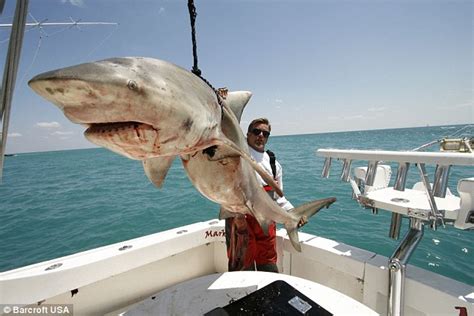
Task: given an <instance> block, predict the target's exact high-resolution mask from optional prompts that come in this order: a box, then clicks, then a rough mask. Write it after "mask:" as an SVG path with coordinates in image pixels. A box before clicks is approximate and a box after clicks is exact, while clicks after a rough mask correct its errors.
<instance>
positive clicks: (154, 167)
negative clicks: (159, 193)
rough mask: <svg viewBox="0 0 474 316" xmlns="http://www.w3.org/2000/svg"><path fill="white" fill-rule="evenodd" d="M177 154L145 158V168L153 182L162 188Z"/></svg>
mask: <svg viewBox="0 0 474 316" xmlns="http://www.w3.org/2000/svg"><path fill="white" fill-rule="evenodd" d="M174 158H175V156H163V157H156V158H150V159H146V160H143V169H144V170H145V174H146V176H147V177H148V179H150V181H151V183H153V184H154V185H156V186H157V187H159V188H161V187H162V185H163V182H164V181H165V177H166V174H167V173H168V170H169V168H170V167H171V164H172V163H173V160H174Z"/></svg>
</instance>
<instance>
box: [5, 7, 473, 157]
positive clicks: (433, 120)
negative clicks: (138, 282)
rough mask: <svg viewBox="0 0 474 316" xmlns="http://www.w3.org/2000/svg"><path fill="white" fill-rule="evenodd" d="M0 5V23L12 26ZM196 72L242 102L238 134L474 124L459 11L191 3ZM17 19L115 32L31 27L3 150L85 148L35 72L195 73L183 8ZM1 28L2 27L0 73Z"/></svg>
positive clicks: (79, 131)
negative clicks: (239, 94) (240, 95)
mask: <svg viewBox="0 0 474 316" xmlns="http://www.w3.org/2000/svg"><path fill="white" fill-rule="evenodd" d="M15 2H16V1H13V0H6V4H5V7H4V10H3V13H2V15H0V23H11V22H12V19H13V14H14V6H15ZM195 5H196V10H197V14H198V15H197V20H196V34H197V46H198V60H199V68H200V69H201V71H202V75H203V77H205V78H206V79H207V80H208V81H209V82H210V83H211V84H212V85H213V86H214V87H216V88H217V87H227V88H228V89H229V90H230V91H234V90H248V91H251V92H252V93H253V96H252V99H251V100H250V102H249V104H248V105H247V107H246V109H245V112H244V114H243V117H242V124H241V126H242V127H243V128H244V129H245V128H246V126H247V125H248V123H249V122H250V121H251V120H252V119H253V118H256V117H262V116H263V117H268V118H269V119H270V122H271V124H272V135H292V134H308V133H325V132H337V131H352V130H369V129H385V128H403V127H415V126H426V125H431V126H434V125H454V124H472V123H474V103H473V46H474V43H473V24H472V23H473V2H472V1H470V0H466V1H463V0H459V1H458V0H452V1H451V0H449V1H448V0H442V1H441V0H440V1H437V0H433V1H430V0H410V1H408V0H399V1H398V0H397V1H390V0H377V1H376V0H360V1H359V0H345V1H342V0H313V1H309V0H308V1H302V0H281V1H267V0H246V1H230V0H220V1H219V0H195ZM29 13H30V15H29V18H28V21H31V22H32V21H33V19H36V20H38V21H47V22H65V21H71V19H73V20H76V21H78V20H80V21H82V22H92V21H101V22H116V23H119V24H118V25H115V26H105V25H96V26H81V27H43V28H41V29H39V28H29V29H28V31H27V32H26V33H25V37H24V43H23V51H22V55H21V62H20V67H19V72H18V77H17V82H16V90H15V94H14V98H13V103H12V112H11V117H10V124H9V132H8V134H9V135H8V136H9V137H8V141H7V150H6V152H7V153H21V152H35V151H50V150H64V149H76V148H90V147H95V145H93V144H92V143H89V142H88V141H87V140H86V139H85V138H84V136H83V131H84V129H85V128H84V127H83V126H80V125H75V124H73V123H71V122H70V121H68V120H67V119H66V118H65V117H64V115H63V113H62V112H61V111H60V110H59V109H58V108H57V107H55V106H54V105H53V104H51V103H49V102H48V101H46V100H44V99H42V98H41V97H40V96H38V95H36V94H35V93H34V92H33V91H32V90H31V89H30V88H29V87H28V85H27V82H28V80H29V79H31V78H32V77H34V76H35V75H37V74H39V73H42V72H45V71H49V70H53V69H58V68H62V67H67V66H72V65H75V64H80V63H84V62H90V61H96V60H101V59H106V58H111V57H125V56H145V57H153V58H158V59H162V60H166V61H169V62H171V63H174V64H176V65H179V66H181V67H183V68H185V69H191V68H192V65H193V57H192V44H191V28H190V22H189V13H188V9H187V1H185V0H163V1H160V0H115V1H113V0H30V4H29ZM9 34H10V29H9V28H0V67H1V70H2V73H3V66H4V61H5V56H6V52H7V49H8V37H9Z"/></svg>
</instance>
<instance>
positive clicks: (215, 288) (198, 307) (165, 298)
mask: <svg viewBox="0 0 474 316" xmlns="http://www.w3.org/2000/svg"><path fill="white" fill-rule="evenodd" d="M277 280H283V281H285V282H287V283H288V284H290V285H291V286H293V287H294V288H296V289H297V290H298V291H299V292H301V293H302V294H304V295H306V296H307V297H308V298H309V299H311V300H312V301H313V302H315V303H317V304H319V305H320V306H321V307H323V308H324V309H326V310H327V311H328V312H330V313H331V314H333V315H367V316H373V315H379V313H377V312H375V311H373V310H371V309H370V308H368V307H367V306H365V305H364V304H362V303H360V302H358V301H356V300H354V299H352V298H350V297H349V296H347V295H344V294H342V293H341V292H338V291H335V290H333V289H331V288H329V287H327V286H324V285H321V284H319V283H316V282H312V281H309V280H305V279H302V278H298V277H294V276H289V275H284V274H277V273H270V272H226V273H217V274H211V275H206V276H203V277H199V278H196V279H192V280H189V281H185V282H182V283H180V284H177V285H175V286H172V287H169V288H167V289H166V290H163V291H161V292H159V293H156V294H154V295H151V296H150V297H149V298H147V299H145V300H144V301H142V302H140V303H138V304H136V305H134V306H132V307H131V308H130V309H129V310H127V311H126V312H124V313H123V314H121V315H124V316H146V315H150V316H151V315H188V314H190V311H192V314H193V315H203V314H205V313H207V312H209V311H211V310H213V309H215V308H216V307H224V306H226V305H227V304H229V303H232V302H233V301H236V300H238V299H240V298H242V297H245V296H246V295H248V294H250V293H252V292H254V291H256V290H258V289H261V288H263V287H264V286H267V285H268V284H270V283H272V282H274V281H277ZM294 311H295V314H298V313H300V312H299V311H298V310H297V309H294Z"/></svg>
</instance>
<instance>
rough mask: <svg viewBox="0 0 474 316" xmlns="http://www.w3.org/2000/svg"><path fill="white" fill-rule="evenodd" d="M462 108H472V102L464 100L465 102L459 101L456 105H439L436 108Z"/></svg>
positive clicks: (473, 106)
mask: <svg viewBox="0 0 474 316" xmlns="http://www.w3.org/2000/svg"><path fill="white" fill-rule="evenodd" d="M463 108H473V109H474V103H473V102H472V101H471V102H466V103H460V104H456V105H448V106H439V107H438V109H440V110H454V109H463Z"/></svg>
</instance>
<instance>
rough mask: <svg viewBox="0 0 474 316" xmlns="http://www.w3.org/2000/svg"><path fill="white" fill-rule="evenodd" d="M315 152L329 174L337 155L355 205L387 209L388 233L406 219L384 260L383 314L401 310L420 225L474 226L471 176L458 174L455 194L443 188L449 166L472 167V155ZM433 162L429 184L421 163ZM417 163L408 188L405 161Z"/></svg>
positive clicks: (393, 234)
mask: <svg viewBox="0 0 474 316" xmlns="http://www.w3.org/2000/svg"><path fill="white" fill-rule="evenodd" d="M317 155H318V156H322V157H323V158H325V163H324V166H323V170H322V176H323V177H325V178H328V177H329V173H330V169H331V164H332V161H333V160H341V161H342V162H343V163H342V170H341V177H340V178H341V181H344V182H349V183H350V185H351V187H352V196H353V198H354V199H356V200H357V201H358V203H359V204H360V205H362V206H363V207H365V208H368V209H371V210H372V212H373V213H374V214H377V213H378V210H379V209H383V210H387V211H389V212H392V218H391V223H390V230H389V237H390V238H393V239H398V238H399V236H400V228H401V225H402V220H403V217H406V218H408V220H409V230H408V232H407V234H406V235H405V237H404V238H403V240H401V242H400V243H399V245H398V247H397V248H396V250H395V252H394V253H393V255H392V256H391V257H390V259H389V261H388V271H389V276H388V278H389V289H388V297H387V309H388V315H390V316H398V315H403V307H404V286H405V272H406V267H407V263H408V261H409V259H410V257H411V255H412V253H413V252H414V251H415V249H416V246H417V245H418V244H419V242H420V240H421V239H422V237H423V227H424V225H425V224H428V225H430V227H431V228H432V229H433V230H436V229H437V227H438V226H439V225H442V226H443V227H444V226H445V223H448V224H454V227H455V228H459V229H473V228H474V178H467V179H461V180H460V181H459V183H458V192H459V194H460V197H458V196H455V195H453V194H452V193H451V192H450V190H449V189H448V180H449V172H450V169H451V166H453V165H457V166H470V167H473V166H474V164H473V161H474V154H473V153H468V152H457V153H453V152H413V151H407V152H400V151H378V150H373V151H371V150H340V149H319V150H318V151H317ZM355 160H361V161H366V162H367V163H368V165H367V167H356V168H354V169H353V177H352V176H351V172H350V169H351V165H352V162H353V161H355ZM387 163H395V164H398V170H397V175H396V177H395V181H394V184H393V186H392V187H390V186H389V184H390V178H391V167H390V165H388V164H387ZM427 164H429V165H434V166H435V167H436V169H435V174H434V178H433V180H434V181H433V184H431V183H430V181H429V177H428V172H427V169H426V165H427ZM411 165H414V166H416V168H415V169H417V170H418V173H419V176H420V178H421V181H420V182H418V183H416V184H415V185H414V186H413V188H412V189H409V188H407V187H406V185H407V178H408V171H409V169H410V166H411Z"/></svg>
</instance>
